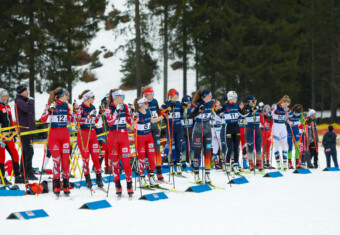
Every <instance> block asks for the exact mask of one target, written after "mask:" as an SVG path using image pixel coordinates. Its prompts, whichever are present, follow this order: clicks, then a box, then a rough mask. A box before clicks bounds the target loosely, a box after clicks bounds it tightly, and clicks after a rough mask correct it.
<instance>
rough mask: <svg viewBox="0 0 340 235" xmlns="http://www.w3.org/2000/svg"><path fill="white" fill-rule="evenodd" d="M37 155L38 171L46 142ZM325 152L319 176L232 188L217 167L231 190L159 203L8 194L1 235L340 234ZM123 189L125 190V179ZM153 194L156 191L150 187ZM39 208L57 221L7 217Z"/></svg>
mask: <svg viewBox="0 0 340 235" xmlns="http://www.w3.org/2000/svg"><path fill="white" fill-rule="evenodd" d="M339 150H340V148H338V151H339ZM35 151H36V155H35V158H34V166H41V161H42V156H43V148H42V145H40V146H36V147H35ZM320 151H321V152H320V168H319V169H317V170H312V174H308V175H299V174H293V173H292V171H291V170H290V171H289V172H286V173H284V177H281V178H263V177H262V176H261V175H256V176H253V175H247V178H248V180H249V183H248V184H243V185H232V187H229V185H228V184H227V176H226V175H225V174H224V173H222V172H216V171H215V170H213V171H212V175H211V178H212V180H213V183H214V184H216V185H218V186H220V187H224V188H225V189H224V190H221V189H216V190H212V191H210V192H204V193H201V194H196V193H190V192H187V193H174V192H171V193H167V195H168V197H169V199H168V200H161V201H156V202H149V201H143V200H138V198H139V196H140V193H139V190H137V191H136V192H135V195H134V198H133V200H132V201H129V200H128V199H127V197H126V191H123V193H124V195H125V197H123V198H122V199H121V200H120V201H118V200H117V199H116V197H115V195H114V186H113V185H111V187H110V188H111V190H110V195H109V197H108V198H107V197H106V194H105V193H104V192H102V191H99V190H97V191H96V193H95V194H94V195H93V197H91V196H90V192H89V190H88V189H85V188H81V190H78V189H73V190H71V195H72V197H71V198H72V200H70V199H69V198H65V197H60V199H59V200H55V196H54V195H53V194H52V193H49V194H43V195H40V196H39V197H36V196H23V197H2V198H0V221H1V222H0V227H1V234H4V235H7V234H46V233H49V234H95V233H100V234H125V235H126V234H176V235H178V234H261V235H262V234H318V235H319V234H338V232H339V231H340V224H339V218H340V200H339V194H340V188H339V176H340V173H339V172H323V171H322V169H323V168H324V167H325V156H324V154H323V149H322V148H320ZM50 165H51V163H50ZM186 174H187V176H188V177H189V179H191V180H192V179H193V177H192V176H191V175H190V174H189V173H186ZM78 176H79V173H78ZM167 176H168V175H167ZM92 178H94V175H92ZM166 178H167V177H166ZM189 179H182V178H176V189H177V190H185V189H187V188H188V187H189V186H192V184H191V183H189V182H188V181H189ZM75 181H76V180H75ZM49 185H50V186H51V184H49ZM122 185H123V190H125V185H126V184H125V181H123V183H122ZM164 186H165V187H166V186H167V185H164ZM21 187H22V186H21ZM105 188H107V184H105ZM147 193H151V192H150V191H146V190H144V194H147ZM103 199H106V200H107V201H108V202H109V203H110V204H111V205H112V208H108V209H102V210H97V211H90V210H79V208H80V207H81V206H82V205H83V204H84V203H86V202H92V201H97V200H103ZM36 209H44V210H45V211H46V212H47V213H48V214H49V217H47V218H40V219H32V220H27V221H23V220H6V218H7V216H8V215H9V214H10V213H12V212H18V211H26V210H36Z"/></svg>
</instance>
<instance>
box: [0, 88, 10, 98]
mask: <svg viewBox="0 0 340 235" xmlns="http://www.w3.org/2000/svg"><path fill="white" fill-rule="evenodd" d="M4 95H7V96H8V92H7V90H6V89H4V88H0V98H1V97H3V96H4Z"/></svg>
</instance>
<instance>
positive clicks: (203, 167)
mask: <svg viewBox="0 0 340 235" xmlns="http://www.w3.org/2000/svg"><path fill="white" fill-rule="evenodd" d="M201 144H202V150H201V151H202V158H201V161H202V182H203V184H204V182H205V180H204V170H205V162H204V161H205V157H204V151H203V147H204V146H203V112H202V113H201Z"/></svg>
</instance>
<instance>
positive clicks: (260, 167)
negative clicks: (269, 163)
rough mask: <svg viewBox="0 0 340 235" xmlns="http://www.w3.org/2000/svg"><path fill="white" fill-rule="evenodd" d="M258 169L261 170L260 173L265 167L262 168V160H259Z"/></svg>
mask: <svg viewBox="0 0 340 235" xmlns="http://www.w3.org/2000/svg"><path fill="white" fill-rule="evenodd" d="M256 165H257V169H259V171H263V167H262V161H261V160H257V164H256Z"/></svg>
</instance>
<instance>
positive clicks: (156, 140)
mask: <svg viewBox="0 0 340 235" xmlns="http://www.w3.org/2000/svg"><path fill="white" fill-rule="evenodd" d="M149 110H150V112H151V115H152V117H153V118H158V114H159V113H160V109H159V106H158V102H157V100H156V99H152V100H151V101H149ZM162 124H163V121H159V122H155V123H151V134H152V139H153V144H154V148H155V161H156V169H157V175H161V174H162V156H161V138H160V132H161V131H160V130H161V127H162Z"/></svg>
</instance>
